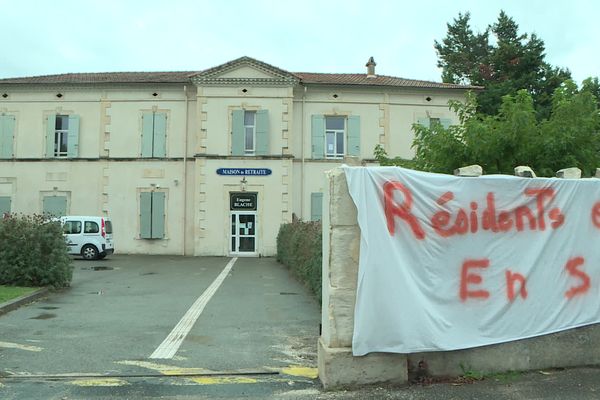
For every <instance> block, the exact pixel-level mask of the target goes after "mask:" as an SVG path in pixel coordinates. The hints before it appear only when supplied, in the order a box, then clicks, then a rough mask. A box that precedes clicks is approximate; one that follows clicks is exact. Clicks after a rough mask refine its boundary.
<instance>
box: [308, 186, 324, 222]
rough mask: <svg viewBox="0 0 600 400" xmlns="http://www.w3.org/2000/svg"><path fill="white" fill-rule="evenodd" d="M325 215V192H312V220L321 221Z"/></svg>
mask: <svg viewBox="0 0 600 400" xmlns="http://www.w3.org/2000/svg"><path fill="white" fill-rule="evenodd" d="M322 217H323V193H319V192H315V193H311V194H310V220H311V221H320V220H321V218H322Z"/></svg>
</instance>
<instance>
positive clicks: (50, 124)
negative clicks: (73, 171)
mask: <svg viewBox="0 0 600 400" xmlns="http://www.w3.org/2000/svg"><path fill="white" fill-rule="evenodd" d="M55 134H56V115H54V114H52V115H48V121H47V124H46V157H48V158H52V157H54V149H55V147H56V145H55V137H54V136H55Z"/></svg>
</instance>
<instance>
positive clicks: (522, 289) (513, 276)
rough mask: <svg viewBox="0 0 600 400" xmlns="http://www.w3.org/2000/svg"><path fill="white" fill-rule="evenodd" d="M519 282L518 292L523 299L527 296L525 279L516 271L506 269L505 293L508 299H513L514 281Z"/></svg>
mask: <svg viewBox="0 0 600 400" xmlns="http://www.w3.org/2000/svg"><path fill="white" fill-rule="evenodd" d="M516 282H519V294H520V295H521V297H522V298H523V299H526V298H527V288H526V286H525V284H526V282H527V280H526V279H525V277H524V276H523V275H521V274H519V273H518V272H512V271H511V270H506V295H507V297H508V300H509V301H513V300H514V299H515V297H516V296H515V283H516Z"/></svg>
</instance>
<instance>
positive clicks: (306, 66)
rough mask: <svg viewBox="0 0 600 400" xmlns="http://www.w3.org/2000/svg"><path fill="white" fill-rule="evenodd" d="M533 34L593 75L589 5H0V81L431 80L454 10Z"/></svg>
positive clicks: (596, 28) (565, 61)
mask: <svg viewBox="0 0 600 400" xmlns="http://www.w3.org/2000/svg"><path fill="white" fill-rule="evenodd" d="M501 9H503V10H504V11H506V13H507V14H508V15H509V16H511V17H513V18H514V20H515V21H516V22H517V23H518V24H519V27H520V32H522V33H523V32H527V33H533V32H535V33H536V34H537V35H538V36H540V37H541V39H542V40H543V41H544V42H545V44H546V54H547V56H546V60H547V61H549V62H550V63H551V64H553V65H555V66H561V67H566V68H569V69H570V70H571V72H572V74H573V77H574V78H575V79H576V80H577V81H578V82H581V80H583V79H585V78H586V77H589V76H599V75H600V67H599V66H600V44H599V40H600V19H599V18H598V15H600V2H598V1H594V0H589V1H586V0H570V1H565V0H554V1H551V0H541V1H538V0H514V1H513V0H504V1H503V0H496V1H483V0H482V1H474V0H473V1H469V0H455V1H448V0H446V1H440V0H427V1H418V0H417V1H415V0H413V1H410V2H408V1H401V0H398V1H380V0H343V1H327V0H320V1H319V0H304V1H287V0H278V1H267V0H265V1H261V0H252V1H238V0H215V1H202V0H197V1H194V0H189V1H188V0H170V1H169V0H167V1H157V0H138V1H136V0H77V1H71V0H52V1H45V0H18V1H17V0H0V10H2V11H1V12H0V32H1V36H0V37H1V38H2V56H1V58H0V60H1V61H0V78H6V77H17V76H30V75H44V74H57V73H67V72H110V71H177V70H185V71H196V70H197V71H200V70H203V69H206V68H210V67H214V66H217V65H219V64H221V63H224V62H227V61H231V60H233V59H236V58H238V57H241V56H250V57H253V58H257V59H259V60H261V61H264V62H267V63H269V64H272V65H275V66H277V67H279V68H282V69H285V70H287V71H290V72H354V73H363V72H365V71H366V69H365V67H364V65H365V63H366V62H367V60H368V58H369V57H370V56H373V57H374V58H375V61H376V62H377V70H376V72H377V73H378V74H381V75H393V76H399V77H403V78H412V79H425V80H434V81H440V80H441V71H440V70H439V69H438V68H437V67H436V62H437V56H436V53H435V50H434V48H433V42H434V40H435V39H437V40H441V39H443V38H444V36H445V35H446V30H447V27H446V24H447V23H448V22H451V21H452V20H453V19H454V18H455V17H457V15H458V13H459V12H467V11H469V12H470V13H471V22H472V27H473V28H475V30H478V31H481V30H483V29H485V27H486V26H487V25H488V24H490V23H492V22H494V21H495V20H496V18H497V16H498V13H499V12H500V10H501Z"/></svg>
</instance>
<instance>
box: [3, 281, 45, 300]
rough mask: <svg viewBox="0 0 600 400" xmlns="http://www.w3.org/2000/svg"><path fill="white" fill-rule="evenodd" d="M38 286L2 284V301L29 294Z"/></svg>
mask: <svg viewBox="0 0 600 400" xmlns="http://www.w3.org/2000/svg"><path fill="white" fill-rule="evenodd" d="M37 289H38V288H31V287H20V286H4V285H0V303H4V302H5V301H8V300H12V299H14V298H17V297H20V296H23V295H26V294H29V293H31V292H34V291H36V290H37Z"/></svg>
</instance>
